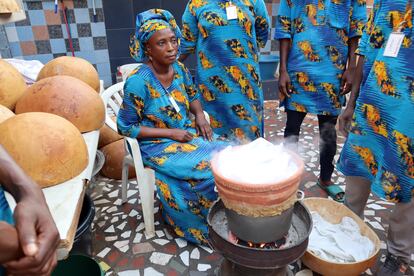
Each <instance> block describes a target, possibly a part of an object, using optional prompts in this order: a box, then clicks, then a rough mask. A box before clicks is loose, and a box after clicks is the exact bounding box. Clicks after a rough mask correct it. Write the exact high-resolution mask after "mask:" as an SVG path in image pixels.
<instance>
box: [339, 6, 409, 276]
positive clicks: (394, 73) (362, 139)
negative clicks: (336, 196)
mask: <svg viewBox="0 0 414 276" xmlns="http://www.w3.org/2000/svg"><path fill="white" fill-rule="evenodd" d="M412 4H413V1H412V0H394V1H386V0H376V1H375V2H374V10H373V11H372V15H371V16H370V20H369V22H368V24H367V27H366V31H365V32H364V35H363V37H362V39H361V43H360V46H359V48H358V51H357V52H358V54H359V55H361V56H362V57H361V58H360V59H359V62H358V70H357V74H356V77H355V82H354V87H353V88H352V92H351V97H350V100H349V103H348V105H347V107H346V109H345V110H344V112H343V113H342V114H341V116H340V117H339V129H340V130H341V131H342V132H343V133H344V135H347V136H348V137H347V140H346V142H345V145H344V148H343V149H342V153H341V156H340V159H339V163H338V169H339V170H340V171H341V172H342V173H344V174H345V175H346V197H345V204H346V205H347V206H348V207H349V208H350V209H351V210H352V211H354V212H355V213H356V214H357V215H359V216H360V217H361V218H363V215H364V208H365V205H366V202H367V199H368V197H369V194H370V192H371V191H372V192H374V194H375V195H377V196H379V197H381V198H383V199H386V200H388V201H391V202H395V205H394V207H393V210H392V212H391V214H390V217H389V228H388V236H387V250H388V254H387V257H386V259H385V262H384V263H383V264H382V265H381V266H380V268H379V269H378V271H377V274H376V275H384V276H385V275H387V276H394V275H412V274H409V272H408V271H409V270H410V268H409V263H410V261H411V254H413V253H414V234H413V233H414V201H413V196H414V140H413V139H414V119H413V118H414V64H413V60H414V46H413V44H412V39H413V29H412V28H413V22H412V11H413V7H412ZM396 37H400V38H403V39H402V40H401V42H402V44H401V46H399V44H398V43H396V44H394V45H396V47H395V48H394V49H392V50H393V52H394V54H395V53H397V55H393V56H390V51H388V50H387V49H388V48H387V47H386V45H388V43H390V41H392V42H395V40H394V39H395V38H396ZM391 44H392V43H390V45H391ZM388 46H389V45H388ZM363 64H364V65H363ZM360 84H361V86H360ZM352 116H354V119H352ZM351 121H352V123H351ZM411 273H412V272H411Z"/></svg>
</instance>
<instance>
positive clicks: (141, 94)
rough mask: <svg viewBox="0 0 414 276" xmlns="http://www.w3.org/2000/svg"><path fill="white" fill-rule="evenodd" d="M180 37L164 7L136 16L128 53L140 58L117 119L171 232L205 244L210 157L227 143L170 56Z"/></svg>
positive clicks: (213, 197) (210, 186)
mask: <svg viewBox="0 0 414 276" xmlns="http://www.w3.org/2000/svg"><path fill="white" fill-rule="evenodd" d="M180 38H181V32H180V29H179V28H178V26H177V24H176V22H175V19H174V17H173V16H172V15H171V13H170V12H168V11H165V10H161V9H153V10H148V11H146V12H143V13H140V14H138V15H137V22H136V32H135V40H134V41H133V45H132V46H131V54H132V56H133V57H134V58H135V59H136V60H137V61H138V62H144V63H143V64H142V65H141V66H140V67H138V68H137V69H136V70H135V71H134V72H133V73H132V74H131V75H130V76H129V77H128V79H127V80H126V83H125V86H124V98H123V102H122V107H121V109H120V110H119V113H118V119H117V123H118V130H119V132H120V133H121V134H122V135H125V136H129V137H132V138H136V139H138V142H139V144H140V149H141V153H142V158H143V162H144V164H145V165H146V166H148V167H151V168H152V169H154V171H155V178H156V180H155V184H156V186H157V193H158V196H159V198H160V201H161V204H162V215H163V217H164V220H165V222H166V223H167V224H169V225H170V226H171V227H172V228H173V230H174V231H175V233H176V234H177V235H179V236H181V237H184V238H185V239H187V240H189V241H191V242H194V243H206V242H207V240H206V237H207V236H208V235H207V232H208V227H207V221H206V217H207V213H208V210H209V208H210V206H211V205H212V203H213V202H214V201H215V200H216V199H217V193H216V192H215V191H214V178H213V174H212V172H211V169H210V159H211V157H212V154H213V152H216V151H219V150H220V149H222V148H223V147H225V146H226V145H227V143H226V142H223V141H219V140H217V139H218V135H217V134H214V133H213V132H212V130H211V127H210V125H209V124H208V122H207V120H206V118H205V116H204V113H203V109H202V108H201V104H200V102H199V100H198V97H199V95H198V91H197V89H196V88H195V86H194V85H193V82H192V77H191V75H190V73H189V72H188V70H187V69H186V68H185V67H184V65H183V64H181V63H179V62H177V61H176V59H177V56H178V48H179V45H180ZM190 112H191V113H193V114H194V115H195V128H194V127H193V126H192V122H191V120H190V117H189V115H190Z"/></svg>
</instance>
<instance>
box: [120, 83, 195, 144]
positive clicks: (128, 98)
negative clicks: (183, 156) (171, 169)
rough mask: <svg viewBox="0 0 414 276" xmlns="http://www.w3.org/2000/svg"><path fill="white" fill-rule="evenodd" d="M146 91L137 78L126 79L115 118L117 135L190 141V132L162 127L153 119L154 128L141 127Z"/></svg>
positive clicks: (161, 124) (143, 84)
mask: <svg viewBox="0 0 414 276" xmlns="http://www.w3.org/2000/svg"><path fill="white" fill-rule="evenodd" d="M146 91H147V87H146V85H145V82H144V81H143V80H142V79H140V78H139V77H138V76H132V77H130V78H128V79H127V81H126V83H125V86H124V98H123V101H122V106H121V108H120V109H119V113H118V116H117V126H118V132H119V134H121V135H123V136H128V137H131V138H168V139H172V140H175V141H179V142H188V141H191V140H192V139H193V135H192V134H191V133H190V132H188V131H185V130H182V129H170V128H166V127H162V126H163V122H162V121H161V120H160V119H157V118H155V117H154V124H155V127H149V126H142V125H141V122H142V121H143V119H144V112H145V103H146V102H147V101H148V99H147V93H146ZM157 120H158V121H157Z"/></svg>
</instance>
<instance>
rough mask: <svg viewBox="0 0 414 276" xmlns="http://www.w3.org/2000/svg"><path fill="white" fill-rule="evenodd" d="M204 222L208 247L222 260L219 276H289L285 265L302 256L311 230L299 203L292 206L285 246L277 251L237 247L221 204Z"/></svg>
mask: <svg viewBox="0 0 414 276" xmlns="http://www.w3.org/2000/svg"><path fill="white" fill-rule="evenodd" d="M207 222H208V227H209V241H210V245H211V246H212V247H213V248H214V249H215V250H216V251H217V252H219V253H220V254H221V255H222V256H223V257H224V258H225V259H224V260H223V262H222V264H221V266H220V269H219V273H218V275H220V276H228V275H240V276H245V275H254V276H260V275H266V276H287V275H291V274H289V271H288V265H289V264H291V263H293V262H295V261H296V260H298V259H299V258H300V257H302V255H303V254H304V253H305V251H306V248H307V246H308V238H309V235H310V232H311V230H312V218H311V214H310V212H309V211H308V209H307V208H306V207H305V206H304V205H303V204H302V203H301V202H300V201H298V202H296V203H295V205H294V208H293V216H292V224H291V226H290V228H289V232H288V234H287V236H286V237H285V239H286V242H285V244H283V245H282V246H280V247H279V248H276V247H274V248H272V247H270V248H269V247H267V246H266V247H264V248H255V247H250V246H246V245H244V244H237V243H236V242H235V241H234V238H233V235H232V234H231V232H230V231H229V227H228V221H227V216H226V212H225V207H224V204H223V202H222V201H221V200H218V201H216V202H215V203H214V204H213V206H212V207H211V209H210V212H209V214H208V217H207ZM239 227H243V225H240V226H239Z"/></svg>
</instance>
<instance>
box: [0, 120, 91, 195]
mask: <svg viewBox="0 0 414 276" xmlns="http://www.w3.org/2000/svg"><path fill="white" fill-rule="evenodd" d="M0 133H1V135H0V144H1V145H2V146H3V147H4V148H5V149H6V150H7V151H8V152H9V154H10V155H11V156H12V157H13V158H14V160H15V161H16V162H17V163H18V164H19V165H20V166H21V167H22V169H23V170H24V171H25V172H26V173H27V174H28V175H29V176H30V177H32V178H33V180H35V181H36V182H37V183H38V184H39V185H40V186H41V187H42V188H45V187H49V186H53V185H56V184H59V183H62V182H65V181H67V180H69V179H71V178H73V177H75V176H77V175H79V174H80V173H81V172H82V171H83V170H84V169H85V168H86V166H87V165H88V150H87V147H86V144H85V140H84V139H83V137H82V135H81V134H80V132H79V130H78V129H77V128H76V127H75V126H74V125H73V124H71V123H70V122H69V121H68V120H66V119H64V118H62V117H60V116H57V115H54V114H49V113H43V112H29V113H24V114H19V115H16V116H14V117H12V118H9V119H8V120H6V121H4V122H3V123H1V124H0Z"/></svg>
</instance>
